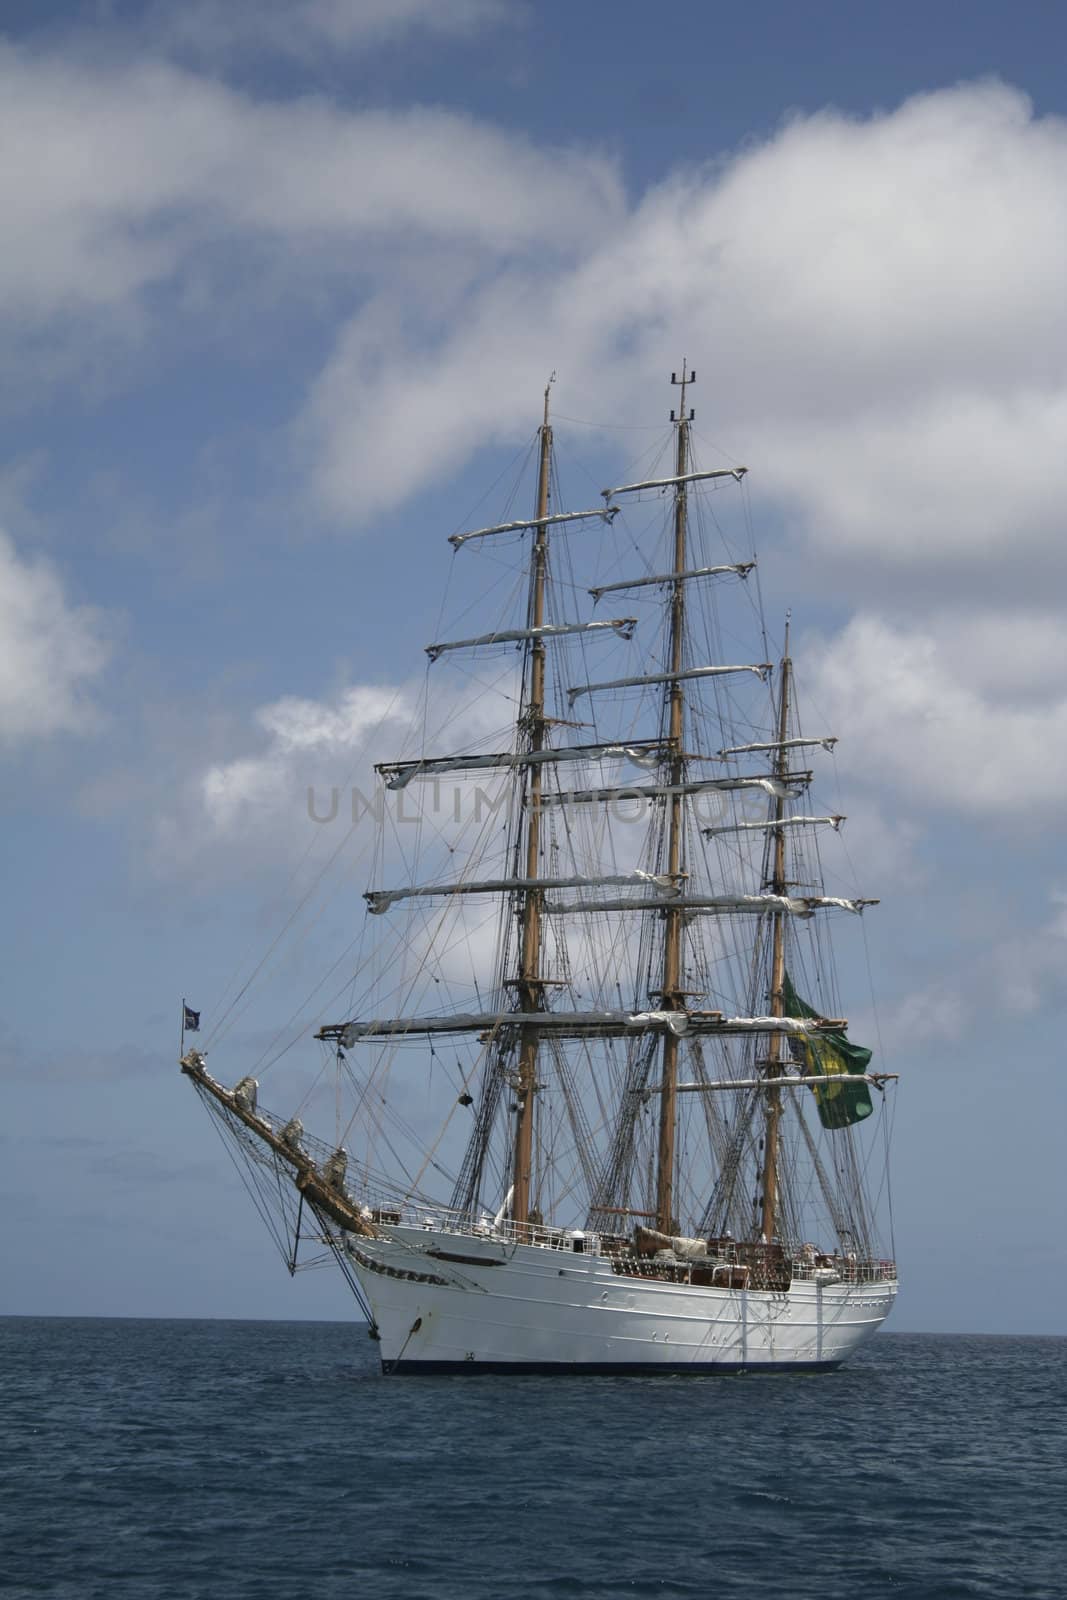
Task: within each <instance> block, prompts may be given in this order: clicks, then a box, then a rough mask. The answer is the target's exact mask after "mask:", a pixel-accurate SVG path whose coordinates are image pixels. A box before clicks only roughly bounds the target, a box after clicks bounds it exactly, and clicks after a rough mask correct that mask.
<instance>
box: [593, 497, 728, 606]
mask: <svg viewBox="0 0 1067 1600" xmlns="http://www.w3.org/2000/svg"><path fill="white" fill-rule="evenodd" d="M612 510H614V511H618V510H619V507H618V506H613V507H612ZM755 565H756V563H755V562H754V561H735V562H732V563H731V564H730V565H728V566H722V567H690V568H689V570H688V571H687V572H659V573H657V574H656V575H655V577H652V578H624V579H623V580H622V581H621V583H601V584H598V585H597V587H596V588H595V589H589V590H587V593H588V594H591V595H592V597H593V600H594V603H595V602H596V601H598V600H599V599H600V597H601V595H603V594H615V593H617V592H618V591H619V590H620V589H646V588H648V586H649V585H650V584H660V583H686V582H688V581H689V579H690V578H717V577H718V576H719V575H720V574H721V573H725V572H732V573H734V574H735V576H737V577H739V578H747V577H748V575H749V573H750V572H751V571H752V569H753V567H754V566H755Z"/></svg>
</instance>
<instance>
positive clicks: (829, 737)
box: [719, 733, 837, 759]
mask: <svg viewBox="0 0 1067 1600" xmlns="http://www.w3.org/2000/svg"><path fill="white" fill-rule="evenodd" d="M836 743H837V735H836V734H832V733H830V734H826V735H821V734H817V735H816V736H815V737H814V738H811V739H770V740H768V741H767V742H766V743H765V744H732V745H729V746H728V747H727V748H726V749H725V750H720V751H719V755H720V756H721V757H723V759H725V758H726V757H727V756H746V755H749V754H750V753H753V752H755V751H757V750H799V749H802V748H804V747H805V746H807V745H819V746H820V747H821V748H822V749H823V750H832V749H833V747H834V745H835V744H836Z"/></svg>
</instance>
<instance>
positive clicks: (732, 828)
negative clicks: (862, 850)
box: [700, 816, 848, 839]
mask: <svg viewBox="0 0 1067 1600" xmlns="http://www.w3.org/2000/svg"><path fill="white" fill-rule="evenodd" d="M847 820H848V819H847V817H841V816H833V817H781V818H778V819H775V820H772V821H771V822H724V823H723V824H722V825H721V826H720V827H717V828H701V830H700V831H701V833H702V834H703V835H704V837H705V839H714V838H716V837H717V836H718V835H719V834H720V833H768V832H773V831H774V830H776V829H778V828H823V827H827V828H833V830H834V832H835V833H836V832H837V831H838V829H839V828H840V826H841V824H842V823H843V822H847Z"/></svg>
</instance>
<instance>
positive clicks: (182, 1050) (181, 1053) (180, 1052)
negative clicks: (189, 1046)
mask: <svg viewBox="0 0 1067 1600" xmlns="http://www.w3.org/2000/svg"><path fill="white" fill-rule="evenodd" d="M184 1054H185V996H184V995H182V1040H181V1044H180V1045H179V1046H178V1060H179V1061H180V1060H181V1059H182V1057H183V1056H184Z"/></svg>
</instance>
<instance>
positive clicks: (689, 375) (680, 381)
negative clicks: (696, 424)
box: [671, 357, 697, 422]
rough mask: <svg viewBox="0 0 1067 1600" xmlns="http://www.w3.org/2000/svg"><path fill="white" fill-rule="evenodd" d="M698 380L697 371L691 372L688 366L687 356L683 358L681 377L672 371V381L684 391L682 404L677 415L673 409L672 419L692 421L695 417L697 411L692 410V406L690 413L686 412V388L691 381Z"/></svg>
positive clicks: (674, 420)
mask: <svg viewBox="0 0 1067 1600" xmlns="http://www.w3.org/2000/svg"><path fill="white" fill-rule="evenodd" d="M696 381H697V375H696V373H695V372H690V371H689V370H688V368H687V366H686V363H685V358H684V357H683V359H682V376H681V377H679V376H678V374H677V373H676V372H672V373H671V382H672V383H673V384H674V385H675V386H676V387H680V388H681V391H682V394H681V401H680V404H679V406H678V413H677V415H675V413H674V412H673V411H672V412H671V421H672V422H692V420H693V418H694V417H695V416H696V412H695V411H694V410H692V408H690V410H689V413H688V415H687V414H686V409H685V391H686V389H687V388H688V387H689V385H690V384H691V383H696Z"/></svg>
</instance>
